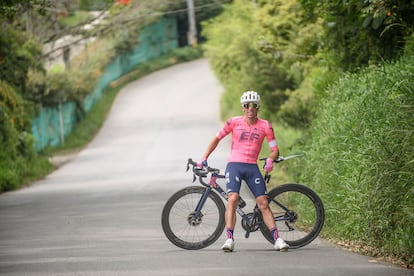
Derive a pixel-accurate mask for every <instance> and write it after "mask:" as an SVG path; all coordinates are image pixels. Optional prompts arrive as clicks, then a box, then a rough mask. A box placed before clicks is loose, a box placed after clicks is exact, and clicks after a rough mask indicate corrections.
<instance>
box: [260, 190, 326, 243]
mask: <svg viewBox="0 0 414 276" xmlns="http://www.w3.org/2000/svg"><path fill="white" fill-rule="evenodd" d="M268 196H269V206H270V209H271V210H272V212H273V216H274V218H275V222H276V226H277V229H278V231H279V235H280V237H281V238H282V239H283V240H284V241H285V242H287V243H288V244H289V246H290V248H299V247H302V246H305V245H307V244H309V243H310V242H312V241H313V240H314V239H316V237H317V236H318V235H319V233H320V232H321V230H322V227H323V224H324V220H325V211H324V207H323V204H322V201H321V199H320V198H319V196H318V195H317V194H316V193H315V192H314V191H313V190H311V189H310V188H308V187H306V186H304V185H301V184H293V183H289V184H284V185H281V186H278V187H276V188H274V189H272V190H271V191H270V192H269V194H268ZM260 230H261V232H262V234H263V236H264V237H265V238H266V239H267V240H268V241H269V242H271V243H273V242H274V240H273V237H272V235H271V234H270V232H269V230H268V229H267V227H266V225H264V224H262V225H261V227H260Z"/></svg>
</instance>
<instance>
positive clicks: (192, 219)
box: [187, 212, 203, 226]
mask: <svg viewBox="0 0 414 276" xmlns="http://www.w3.org/2000/svg"><path fill="white" fill-rule="evenodd" d="M202 221H203V214H202V213H199V214H198V216H197V215H196V213H195V212H192V213H190V214H189V215H188V217H187V222H188V224H190V225H191V226H198V225H200V224H201V222H202Z"/></svg>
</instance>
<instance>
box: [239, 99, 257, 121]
mask: <svg viewBox="0 0 414 276" xmlns="http://www.w3.org/2000/svg"><path fill="white" fill-rule="evenodd" d="M259 107H260V105H259V104H258V103H255V102H248V103H244V104H242V108H243V112H244V115H246V116H247V118H250V119H253V118H256V117H257V112H258V111H259Z"/></svg>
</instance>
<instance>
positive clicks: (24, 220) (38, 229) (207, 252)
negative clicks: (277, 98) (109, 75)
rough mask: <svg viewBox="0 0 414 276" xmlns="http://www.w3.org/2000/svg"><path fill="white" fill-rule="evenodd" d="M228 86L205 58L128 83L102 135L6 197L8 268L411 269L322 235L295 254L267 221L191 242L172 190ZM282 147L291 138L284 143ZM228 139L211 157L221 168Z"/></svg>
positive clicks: (2, 217) (157, 271) (211, 127)
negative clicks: (179, 239)
mask: <svg viewBox="0 0 414 276" xmlns="http://www.w3.org/2000/svg"><path fill="white" fill-rule="evenodd" d="M220 91H221V88H220V85H219V84H218V82H217V81H216V79H215V78H214V76H213V74H212V73H211V71H210V69H209V66H208V63H207V61H206V60H198V61H194V62H189V63H186V64H181V65H177V66H174V67H171V68H168V69H165V70H161V71H159V72H156V73H154V74H152V75H150V76H147V77H145V78H142V79H141V80H138V81H136V82H133V83H131V84H129V85H128V86H126V87H125V88H124V89H123V90H122V91H121V93H120V94H119V96H118V97H117V99H116V101H115V103H114V105H113V108H112V111H111V113H110V115H109V117H108V118H107V121H106V123H105V125H104V127H103V128H102V130H101V131H100V133H99V134H98V135H97V137H96V138H95V139H94V141H93V142H91V143H90V144H89V145H88V146H87V147H86V148H85V149H84V150H82V151H81V152H79V154H78V155H77V156H75V157H74V158H73V159H72V160H71V161H70V162H68V163H66V164H65V165H63V166H62V167H60V168H59V169H58V170H56V171H55V172H53V173H52V174H50V175H49V176H48V177H46V178H45V179H43V180H40V181H37V182H36V183H33V184H32V185H30V186H29V187H26V188H23V189H21V190H19V191H15V192H9V193H5V194H2V195H1V196H0V225H1V227H0V274H1V275H41V276H47V275H148V276H152V275H199V276H202V275H208V276H211V275H256V276H257V275H318V276H320V275H363V276H367V275H375V276H378V275H384V276H385V275H387V276H389V275H414V274H413V273H412V271H409V270H404V269H401V268H400V267H398V266H394V265H391V264H389V263H385V262H381V261H378V260H376V259H374V258H370V257H366V256H361V255H358V254H354V253H351V252H348V251H345V250H343V249H340V248H338V247H336V246H334V245H332V244H329V243H327V242H325V241H323V240H317V241H315V242H313V243H311V244H310V245H308V246H307V247H305V248H302V249H297V250H290V251H289V252H287V253H282V252H276V251H273V250H272V247H271V244H269V243H268V242H267V241H265V240H264V238H263V237H261V234H260V233H259V232H257V233H253V234H252V235H251V237H250V239H245V238H244V237H243V234H242V233H241V231H240V229H239V228H238V229H237V228H236V251H235V252H233V253H223V252H221V250H220V246H221V245H222V242H223V241H224V233H223V239H219V241H218V242H216V243H215V244H213V245H212V246H210V247H209V248H206V249H203V250H198V251H187V250H183V249H179V248H177V247H175V246H174V245H172V244H171V243H170V242H169V241H168V240H167V239H166V238H165V237H164V234H163V232H162V229H161V223H160V216H161V210H162V208H163V205H164V203H165V201H166V200H167V199H168V198H169V196H170V195H171V194H172V193H173V192H174V191H176V190H178V189H179V188H182V187H185V186H188V185H192V183H191V175H190V174H189V173H185V164H186V160H187V158H188V157H193V158H195V159H198V158H199V157H201V155H202V153H203V152H204V149H205V147H206V145H207V143H208V142H209V141H210V139H211V138H212V136H213V135H215V133H216V132H217V130H218V128H219V127H221V123H220V121H219V116H218V113H219V105H218V102H219V94H220ZM282 146H283V145H282ZM228 148H229V141H228V139H227V140H225V141H223V142H222V143H221V144H220V145H219V147H218V149H217V151H216V152H215V153H214V154H213V155H212V156H211V158H210V165H212V166H216V167H221V168H224V165H225V161H226V157H227V154H228Z"/></svg>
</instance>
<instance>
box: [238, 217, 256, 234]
mask: <svg viewBox="0 0 414 276" xmlns="http://www.w3.org/2000/svg"><path fill="white" fill-rule="evenodd" d="M247 217H248V218H249V221H250V222H251V224H249V222H248V221H246V220H244V219H243V220H242V221H241V225H242V227H243V229H244V230H246V231H249V232H254V231H257V230H259V223H258V222H259V219H258V217H257V216H256V217H255V216H254V213H248V214H247Z"/></svg>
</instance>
